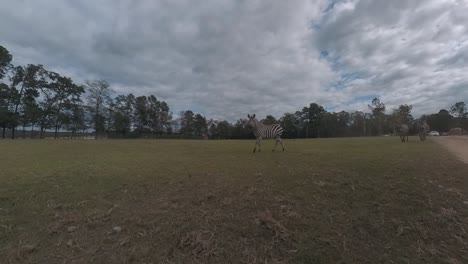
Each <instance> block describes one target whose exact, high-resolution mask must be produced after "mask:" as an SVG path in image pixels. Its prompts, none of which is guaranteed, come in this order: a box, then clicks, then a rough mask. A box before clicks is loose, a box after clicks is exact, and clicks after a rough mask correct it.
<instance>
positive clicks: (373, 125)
mask: <svg viewBox="0 0 468 264" xmlns="http://www.w3.org/2000/svg"><path fill="white" fill-rule="evenodd" d="M368 108H369V110H370V111H369V113H366V112H362V111H354V112H346V111H340V112H329V111H326V110H325V109H324V107H323V106H321V105H319V104H317V103H311V104H310V105H309V106H305V107H303V108H302V109H301V110H298V111H296V112H294V113H285V114H284V115H283V116H281V117H280V118H278V119H277V118H275V117H274V116H271V115H268V116H266V118H264V119H263V120H261V121H262V122H263V123H264V124H280V125H281V126H282V127H283V128H284V129H285V131H284V133H283V137H284V138H321V137H325V138H326V137H359V136H380V135H384V134H387V135H396V134H397V131H398V127H399V125H401V124H407V125H408V126H409V127H410V133H412V134H417V133H418V124H419V123H420V122H421V121H423V120H425V121H426V122H427V123H428V124H429V126H430V128H431V130H436V131H438V132H448V131H449V130H450V129H451V128H454V127H460V128H462V129H464V130H468V111H467V106H466V104H465V103H464V102H457V103H455V104H454V105H453V106H452V107H451V108H450V110H446V109H441V110H440V111H439V112H437V113H433V114H427V115H422V116H421V117H419V118H417V119H416V118H414V117H413V115H412V109H413V107H412V105H407V104H402V105H400V106H399V107H398V108H395V109H391V110H390V111H388V110H387V107H386V105H385V103H383V102H381V101H380V99H379V98H373V99H372V101H371V102H370V104H369V105H368ZM246 122H247V119H239V120H238V121H237V122H236V123H234V124H231V123H229V122H227V121H221V122H219V121H213V120H210V121H208V124H210V125H209V126H208V135H209V137H210V138H213V139H230V138H232V139H238V138H252V137H253V136H252V132H251V131H250V130H249V129H246V128H244V127H243V124H245V123H246Z"/></svg>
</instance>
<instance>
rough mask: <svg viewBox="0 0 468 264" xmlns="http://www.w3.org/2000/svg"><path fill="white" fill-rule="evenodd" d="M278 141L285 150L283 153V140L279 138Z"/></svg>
mask: <svg viewBox="0 0 468 264" xmlns="http://www.w3.org/2000/svg"><path fill="white" fill-rule="evenodd" d="M278 141H279V143H280V144H281V147H282V148H283V151H284V146H283V140H282V139H281V138H278Z"/></svg>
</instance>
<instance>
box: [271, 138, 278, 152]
mask: <svg viewBox="0 0 468 264" xmlns="http://www.w3.org/2000/svg"><path fill="white" fill-rule="evenodd" d="M275 139H276V143H275V147H274V148H273V150H272V151H271V152H274V151H275V149H276V146H278V141H279V140H278V138H275Z"/></svg>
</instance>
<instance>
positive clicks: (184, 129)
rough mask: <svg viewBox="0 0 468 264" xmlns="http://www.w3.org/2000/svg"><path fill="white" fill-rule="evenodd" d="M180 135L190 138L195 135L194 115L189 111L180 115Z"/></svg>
mask: <svg viewBox="0 0 468 264" xmlns="http://www.w3.org/2000/svg"><path fill="white" fill-rule="evenodd" d="M180 121H181V122H180V131H179V132H180V134H182V135H187V136H191V135H194V133H195V114H194V113H193V112H192V111H191V110H187V111H182V112H181V113H180Z"/></svg>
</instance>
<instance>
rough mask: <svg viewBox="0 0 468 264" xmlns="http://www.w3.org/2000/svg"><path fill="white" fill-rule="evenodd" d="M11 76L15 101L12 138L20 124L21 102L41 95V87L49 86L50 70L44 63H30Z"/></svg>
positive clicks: (17, 68) (18, 68)
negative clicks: (48, 70)
mask: <svg viewBox="0 0 468 264" xmlns="http://www.w3.org/2000/svg"><path fill="white" fill-rule="evenodd" d="M13 72H14V73H13V76H12V77H11V92H12V98H13V102H14V110H13V117H14V123H13V126H12V128H11V138H12V139H14V138H15V130H16V126H17V125H18V119H19V110H20V109H19V107H20V105H21V103H22V102H23V101H24V100H26V101H33V100H34V98H36V97H38V96H39V89H40V88H43V87H45V86H47V78H48V72H47V71H46V70H45V69H44V67H43V66H42V65H40V64H39V65H33V64H29V65H28V66H26V67H22V66H18V67H15V68H14V70H13Z"/></svg>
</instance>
